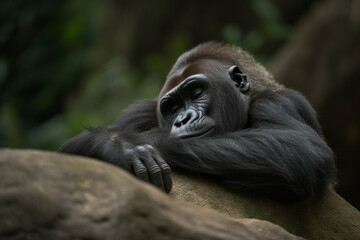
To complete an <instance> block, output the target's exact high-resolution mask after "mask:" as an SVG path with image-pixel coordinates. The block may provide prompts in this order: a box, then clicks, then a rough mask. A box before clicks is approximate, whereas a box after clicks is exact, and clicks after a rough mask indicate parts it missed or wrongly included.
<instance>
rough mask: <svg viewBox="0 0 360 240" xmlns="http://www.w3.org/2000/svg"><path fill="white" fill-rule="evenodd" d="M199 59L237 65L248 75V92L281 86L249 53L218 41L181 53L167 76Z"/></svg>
mask: <svg viewBox="0 0 360 240" xmlns="http://www.w3.org/2000/svg"><path fill="white" fill-rule="evenodd" d="M201 59H211V60H216V61H219V62H221V63H225V64H228V65H229V66H232V65H238V66H239V68H240V69H241V71H242V72H243V73H245V74H247V76H248V79H249V81H250V84H251V90H250V93H252V92H253V93H254V92H255V93H257V92H259V91H262V90H265V89H272V90H275V89H280V88H283V86H282V85H281V84H279V83H278V82H276V81H275V80H274V78H273V76H272V75H271V74H270V73H269V72H268V71H267V70H266V69H265V68H264V67H263V66H262V65H261V64H259V63H257V62H256V61H255V59H254V58H253V57H252V56H251V55H250V54H248V53H247V52H245V51H244V50H242V49H241V48H240V47H237V46H234V45H230V44H224V43H219V42H206V43H202V44H199V45H198V46H196V47H194V48H193V49H191V50H189V51H187V52H185V53H184V54H182V55H181V56H180V57H179V58H178V60H177V62H176V63H175V65H174V67H173V68H172V70H171V71H170V73H169V76H170V75H171V74H172V73H173V72H174V71H176V70H177V69H180V68H182V67H185V66H186V65H189V64H190V63H193V62H195V61H197V60H201Z"/></svg>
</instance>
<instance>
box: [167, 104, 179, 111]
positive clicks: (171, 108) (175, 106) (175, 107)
mask: <svg viewBox="0 0 360 240" xmlns="http://www.w3.org/2000/svg"><path fill="white" fill-rule="evenodd" d="M179 108H180V106H179V105H177V104H174V103H173V104H171V105H170V106H169V112H170V113H175V112H176V111H177V110H178V109H179Z"/></svg>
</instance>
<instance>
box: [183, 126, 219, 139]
mask: <svg viewBox="0 0 360 240" xmlns="http://www.w3.org/2000/svg"><path fill="white" fill-rule="evenodd" d="M213 130H214V127H210V128H203V129H201V130H199V131H194V132H187V133H184V134H179V135H176V137H178V138H182V139H185V138H196V137H204V136H207V135H208V134H210V133H211V132H212V131H213Z"/></svg>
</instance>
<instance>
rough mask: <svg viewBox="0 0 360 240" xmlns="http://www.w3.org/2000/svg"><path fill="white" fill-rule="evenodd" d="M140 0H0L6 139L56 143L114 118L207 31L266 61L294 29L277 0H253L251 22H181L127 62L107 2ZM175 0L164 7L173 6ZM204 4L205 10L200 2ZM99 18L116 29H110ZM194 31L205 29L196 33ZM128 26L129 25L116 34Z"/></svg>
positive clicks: (0, 106)
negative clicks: (110, 45) (110, 41)
mask: <svg viewBox="0 0 360 240" xmlns="http://www.w3.org/2000/svg"><path fill="white" fill-rule="evenodd" d="M139 3H142V2H141V1H140V0H139V1H135V2H129V3H127V4H124V3H119V5H116V4H115V3H114V2H112V1H105V2H101V1H86V0H78V1H70V0H61V1H60V0H53V1H45V0H26V1H25V0H18V1H12V0H5V1H2V2H1V3H0V147H3V146H8V147H29V148H40V149H49V150H55V149H57V148H58V147H59V146H60V145H61V143H62V142H63V141H64V140H65V139H67V138H69V137H71V136H74V135H75V134H78V133H79V132H81V131H82V130H83V129H84V126H89V125H107V124H109V123H111V122H112V121H113V120H114V119H116V117H117V116H118V115H119V114H120V112H121V110H122V109H124V108H125V107H126V106H128V105H129V104H131V103H132V102H134V101H136V100H138V99H144V98H155V97H156V95H157V93H158V92H159V90H160V88H161V86H162V84H163V82H164V79H165V77H166V75H167V73H168V71H169V70H170V68H171V66H172V65H173V63H174V62H175V60H176V58H177V57H178V56H179V55H180V54H181V53H183V52H184V51H186V50H188V49H189V48H191V47H192V46H194V45H195V44H196V43H197V42H198V40H199V39H202V40H212V39H213V36H212V37H209V36H210V35H209V36H208V35H207V34H208V33H211V32H213V33H217V34H218V35H219V36H218V37H217V39H219V40H221V39H222V40H224V41H225V42H230V43H233V44H236V45H239V46H241V47H242V48H244V49H245V50H248V51H249V52H251V53H253V54H255V56H256V57H257V59H258V60H260V61H261V62H263V63H266V62H267V60H268V59H269V57H270V54H269V53H268V52H267V49H269V46H270V48H271V44H278V43H279V42H280V41H283V40H284V38H285V37H286V36H287V34H288V32H289V31H288V28H287V27H286V25H285V24H283V23H282V21H281V18H280V15H279V12H278V9H277V8H276V6H275V5H274V4H273V2H272V1H266V0H248V1H246V3H247V4H245V6H249V9H245V11H248V12H249V14H253V15H251V18H249V20H248V21H249V22H240V21H238V22H236V21H229V20H228V19H225V18H224V19H216V18H213V20H212V21H213V23H216V24H212V22H209V20H206V21H207V25H206V26H205V25H204V26H201V28H202V29H203V30H204V31H203V32H202V33H199V34H198V32H196V31H197V30H196V29H195V28H194V30H191V31H190V30H189V31H188V30H187V29H186V28H183V27H182V26H181V24H180V25H179V29H175V30H172V31H169V32H168V33H166V34H164V35H163V34H162V33H154V35H153V36H144V39H142V41H144V43H145V42H146V41H147V40H149V42H151V39H157V38H162V39H166V40H165V41H164V44H162V46H160V47H158V48H157V49H155V50H148V51H147V52H144V53H142V55H141V56H136V58H137V59H139V60H138V61H137V62H136V64H135V63H133V62H129V61H130V60H129V59H131V58H130V57H129V56H128V55H129V54H131V53H128V55H127V54H126V53H122V54H120V53H114V54H112V53H111V50H112V49H110V51H109V50H106V51H102V49H104V47H103V44H104V43H103V40H104V36H103V35H104V33H106V32H110V34H108V35H107V37H110V38H111V37H112V35H111V32H112V31H117V22H111V17H109V16H107V15H108V12H109V9H110V12H111V11H112V10H113V7H114V6H116V7H118V8H119V12H121V11H122V8H126V9H127V10H128V11H129V13H130V11H132V10H133V9H137V7H136V4H139ZM111 4H114V5H111ZM200 5H201V4H200ZM154 6H155V5H154ZM175 6H176V4H174V5H169V6H165V5H163V6H161V8H166V9H168V10H169V11H170V10H172V11H174V10H175V9H177V8H176V7H175ZM195 6H196V4H195V3H194V7H195ZM201 6H202V5H201ZM104 9H105V10H104ZM127 10H124V11H123V12H126V11H127ZM168 10H162V11H160V12H163V14H164V15H165V14H166V16H169V17H173V15H175V14H178V13H179V11H178V10H176V11H177V12H173V14H168V12H167V11H168ZM102 11H105V13H104V12H102ZM106 11H108V12H106ZM201 11H207V10H206V9H205V10H203V9H202V7H201ZM211 11H218V9H217V8H209V13H208V14H209V15H208V16H211ZM160 12H159V14H160ZM194 12H196V11H194ZM243 12H244V11H243ZM129 13H127V14H125V15H126V16H131V18H129V19H130V20H129V21H131V20H133V19H137V18H136V17H133V16H132V15H131V14H129ZM133 14H141V13H138V12H137V11H135V12H133ZM184 14H187V13H186V12H185V13H184ZM225 14H226V15H228V13H227V12H226V13H225ZM104 15H105V17H104ZM125 15H124V16H125ZM115 16H117V15H116V14H115ZM184 16H185V15H184ZM137 17H138V19H142V18H143V17H144V16H140V15H139V16H137ZM157 17H158V19H161V16H157ZM115 19H121V18H115ZM104 21H108V22H106V23H107V24H105V25H104ZM124 21H126V19H125V20H124ZM158 21H160V20H158ZM162 21H163V22H164V23H165V22H167V21H169V20H167V19H163V20H162ZM172 21H173V20H172ZM250 22H251V23H253V22H256V24H257V25H256V26H257V27H256V28H251V29H248V28H246V26H247V24H248V23H250ZM109 23H110V24H109ZM135 23H136V21H135V22H133V23H131V22H129V24H128V26H132V27H136V26H139V27H140V28H141V27H142V24H139V25H136V24H135ZM156 23H157V22H156ZM217 23H221V24H217ZM131 24H133V25H131ZM100 26H102V27H103V26H111V28H112V29H105V30H104V29H102V27H100ZM213 26H222V28H219V29H215V28H214V27H213ZM154 29H158V26H154ZM130 32H131V31H130ZM195 33H196V34H198V35H199V36H200V37H199V36H198V37H197V38H196V39H195V36H194V34H195ZM122 34H123V35H126V34H128V32H122V33H121V34H117V35H116V36H123V35H122ZM114 36H115V34H114ZM215 39H216V38H215ZM157 41H159V40H153V41H152V42H157ZM269 43H270V45H269ZM129 46H131V45H129ZM132 47H133V48H136V47H137V46H132ZM104 52H106V53H104ZM107 52H110V54H109V53H107ZM135 66H136V67H135Z"/></svg>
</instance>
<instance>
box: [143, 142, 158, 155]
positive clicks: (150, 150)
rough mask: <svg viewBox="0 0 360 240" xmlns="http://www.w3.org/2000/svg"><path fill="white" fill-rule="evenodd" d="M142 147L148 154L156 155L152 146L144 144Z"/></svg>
mask: <svg viewBox="0 0 360 240" xmlns="http://www.w3.org/2000/svg"><path fill="white" fill-rule="evenodd" d="M143 146H144V148H145V149H146V150H148V151H149V152H151V153H156V150H155V148H154V147H153V146H152V145H150V144H145V145H143Z"/></svg>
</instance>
